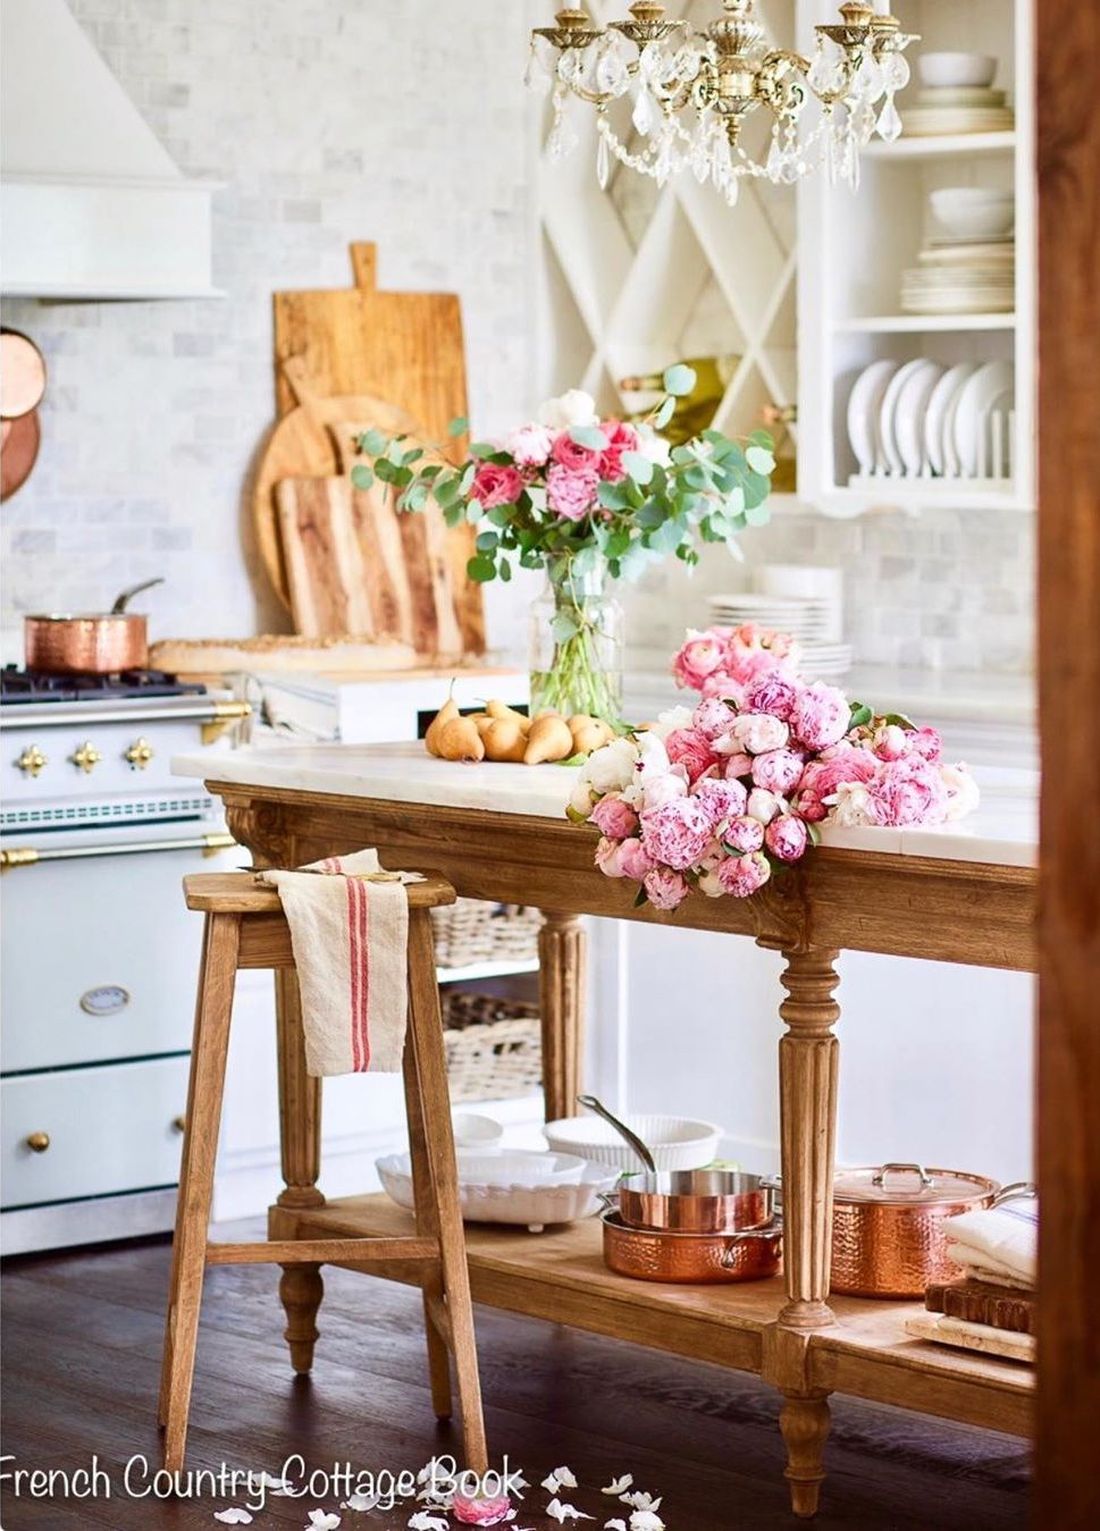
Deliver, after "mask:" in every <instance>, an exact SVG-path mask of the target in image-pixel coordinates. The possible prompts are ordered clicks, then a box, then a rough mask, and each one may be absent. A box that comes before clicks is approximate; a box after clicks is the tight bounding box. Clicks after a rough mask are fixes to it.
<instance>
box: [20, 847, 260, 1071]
mask: <svg viewBox="0 0 1100 1531" xmlns="http://www.w3.org/2000/svg"><path fill="white" fill-rule="evenodd" d="M205 828H206V826H201V825H200V826H199V828H198V829H196V830H194V831H191V832H190V833H189V835H188V837H187V840H186V841H185V842H184V843H183V844H182V845H181V846H180V847H179V848H172V849H170V850H161V851H149V852H143V853H141V854H136V855H120V854H102V855H95V854H93V855H89V856H87V857H85V858H77V857H74V858H73V859H65V860H57V861H46V860H43V861H41V862H39V863H37V864H36V865H33V866H26V867H17V868H14V869H13V870H12V871H10V872H8V873H6V874H5V876H4V887H3V906H4V908H3V913H4V962H3V971H2V974H0V1008H2V1011H3V1017H4V1024H3V1040H2V1043H0V1067H2V1069H3V1072H4V1073H5V1074H12V1073H16V1072H23V1071H26V1070H29V1069H44V1068H56V1067H59V1066H64V1065H68V1064H74V1063H100V1062H107V1061H108V1060H110V1059H122V1058H147V1057H151V1056H154V1055H156V1054H158V1053H169V1052H183V1051H185V1050H186V1049H187V1048H189V1047H190V1045H191V1027H192V1019H193V1014H194V1004H195V985H196V981H197V978H198V970H199V953H200V951H201V948H202V916H201V915H197V914H192V913H190V912H189V911H188V910H187V909H186V908H185V907H184V902H183V888H182V886H181V879H182V878H183V877H184V876H185V875H187V874H188V873H190V872H200V871H202V872H213V871H227V870H230V869H231V868H233V867H234V866H239V865H240V864H241V862H242V861H243V860H244V859H246V856H245V853H244V852H242V851H241V850H239V849H236V848H234V849H233V850H230V851H226V852H223V853H222V854H220V855H217V856H212V857H209V858H205V857H204V854H203V850H202V848H201V846H200V845H199V844H198V843H197V842H198V841H200V840H201V831H202V830H203V829H205ZM74 838H75V837H74ZM137 838H138V839H141V840H143V841H145V842H146V843H147V842H148V840H149V831H148V830H144V831H138V832H137ZM43 943H46V944H45V948H44V944H43Z"/></svg>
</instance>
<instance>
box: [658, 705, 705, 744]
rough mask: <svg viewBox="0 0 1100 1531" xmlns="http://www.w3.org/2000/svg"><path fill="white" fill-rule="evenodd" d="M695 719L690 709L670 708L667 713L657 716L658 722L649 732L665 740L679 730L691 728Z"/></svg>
mask: <svg viewBox="0 0 1100 1531" xmlns="http://www.w3.org/2000/svg"><path fill="white" fill-rule="evenodd" d="M694 717H695V714H694V712H693V711H692V709H691V708H690V707H670V708H669V709H668V710H667V712H661V713H658V714H657V721H656V723H655V724H654V725H653V727H652V728H651V729H650V730H649V732H650V733H651V734H656V735H657V738H658V739H661V740H664V739H667V738H668V736H669V734H671V733H675V732H676V730H677V729H678V728H690V727H691V725H692V720H693V718H694Z"/></svg>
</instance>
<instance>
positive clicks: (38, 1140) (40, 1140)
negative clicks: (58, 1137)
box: [26, 1132, 50, 1154]
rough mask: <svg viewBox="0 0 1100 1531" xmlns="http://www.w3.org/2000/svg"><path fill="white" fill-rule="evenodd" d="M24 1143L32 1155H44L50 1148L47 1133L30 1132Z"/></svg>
mask: <svg viewBox="0 0 1100 1531" xmlns="http://www.w3.org/2000/svg"><path fill="white" fill-rule="evenodd" d="M26 1143H27V1147H28V1148H29V1149H30V1151H31V1153H32V1154H44V1153H45V1152H46V1150H47V1148H49V1146H50V1135H49V1133H48V1132H32V1133H31V1134H30V1136H29V1137H28V1138H27V1140H26Z"/></svg>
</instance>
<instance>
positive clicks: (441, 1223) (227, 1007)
mask: <svg viewBox="0 0 1100 1531" xmlns="http://www.w3.org/2000/svg"><path fill="white" fill-rule="evenodd" d="M184 892H185V895H186V898H187V907H188V908H189V909H199V910H202V912H203V913H204V914H205V916H206V926H205V931H204V937H203V950H202V964H201V969H200V973H199V988H198V999H197V1003H196V1007H195V1035H194V1043H193V1046H192V1051H191V1076H190V1081H189V1084H188V1090H187V1116H186V1123H185V1127H184V1135H183V1162H182V1164H181V1167H180V1186H179V1201H178V1206H177V1212H176V1232H175V1238H174V1240H173V1243H172V1276H171V1285H170V1290H169V1299H168V1317H167V1321H166V1325H165V1334H164V1360H163V1365H162V1369H161V1383H160V1405H159V1409H158V1415H157V1417H158V1420H159V1422H160V1424H161V1425H162V1426H163V1427H164V1429H165V1442H164V1464H165V1467H166V1468H168V1470H169V1471H172V1472H175V1471H178V1470H179V1469H180V1468H182V1466H183V1460H184V1452H185V1448H186V1440H187V1419H188V1414H189V1413H190V1408H191V1383H192V1377H193V1375H194V1368H195V1343H196V1340H197V1337H198V1325H199V1306H200V1303H201V1301H202V1284H203V1277H204V1274H205V1271H206V1267H207V1266H208V1265H247V1264H251V1263H253V1262H265V1261H271V1262H274V1263H277V1264H279V1265H281V1266H282V1267H283V1270H284V1275H283V1283H290V1284H291V1285H292V1286H293V1285H294V1284H296V1283H300V1282H302V1281H305V1282H306V1283H308V1284H310V1285H311V1287H312V1288H313V1296H314V1299H315V1300H314V1302H313V1305H312V1306H313V1308H314V1309H315V1308H316V1304H317V1302H319V1300H320V1286H321V1277H320V1273H319V1267H320V1265H322V1264H332V1265H343V1264H350V1265H354V1267H355V1269H356V1270H366V1271H370V1272H372V1273H376V1274H379V1275H384V1274H386V1271H387V1268H389V1270H390V1271H391V1272H392V1273H393V1274H395V1275H396V1274H397V1273H398V1271H399V1270H400V1272H401V1274H402V1275H405V1276H407V1274H408V1273H409V1272H410V1271H411V1272H412V1274H413V1279H415V1280H417V1281H419V1284H420V1286H421V1288H422V1291H423V1294H424V1320H425V1329H426V1332H427V1341H428V1365H429V1375H430V1379H431V1392H432V1404H433V1407H434V1409H435V1412H436V1415H437V1416H438V1417H439V1418H440V1419H447V1418H449V1417H450V1414H451V1389H450V1365H449V1359H448V1354H451V1355H453V1356H454V1361H455V1372H456V1376H457V1382H458V1395H459V1401H460V1404H461V1409H462V1429H463V1439H464V1443H465V1449H466V1465H467V1466H468V1467H469V1468H471V1469H472V1470H473V1471H474V1472H479V1473H480V1472H484V1471H485V1468H486V1466H487V1465H488V1464H487V1460H486V1451H485V1426H484V1422H483V1419H482V1413H481V1387H480V1383H479V1381H478V1370H477V1351H476V1349H475V1345H474V1326H473V1311H472V1308H471V1304H470V1280H469V1273H468V1271H467V1267H466V1245H465V1240H464V1238H463V1232H462V1215H461V1211H460V1209H459V1200H458V1177H457V1173H456V1170H455V1157H454V1137H453V1133H452V1130H451V1107H450V1098H449V1096H448V1093H447V1073H446V1061H445V1055H444V1050H443V1025H442V1020H441V1017H440V1009H439V987H438V984H437V982H436V973H435V949H434V946H433V942H432V927H431V919H430V916H429V911H430V910H431V909H432V908H434V907H435V906H436V905H438V904H450V903H453V902H454V898H455V893H454V889H453V888H452V887H451V885H450V884H449V883H448V882H446V881H445V880H444V879H443V878H442V877H440V876H438V875H437V874H428V875H427V876H426V878H425V880H424V881H423V882H415V883H410V884H408V896H409V945H408V982H409V1019H408V1033H407V1036H406V1044H405V1053H404V1065H403V1067H404V1081H405V1104H406V1109H407V1113H408V1126H409V1144H410V1148H411V1151H412V1178H413V1186H414V1192H415V1198H416V1235H415V1237H408V1238H351V1239H301V1240H294V1239H290V1240H278V1239H274V1240H269V1241H268V1242H266V1243H260V1244H217V1243H209V1242H208V1241H207V1233H208V1229H209V1223H210V1199H211V1194H212V1191H213V1186H214V1160H215V1155H216V1152H217V1146H218V1127H219V1123H220V1120H221V1107H222V1091H223V1087H224V1083H225V1063H226V1054H227V1052H228V1047H229V1022H230V1013H231V1010H232V1005H233V990H234V987H235V984H236V975H237V970H238V969H239V968H283V969H286V968H289V969H293V967H294V955H293V952H292V950H291V945H290V929H289V927H288V925H287V923H286V919H285V917H284V915H283V911H282V906H281V904H280V902H279V896H278V894H277V892H276V891H275V889H274V888H272V887H268V886H266V885H265V884H263V883H259V882H257V881H256V880H255V878H254V876H253V874H252V873H251V872H235V873H228V874H218V873H215V874H209V875H200V876H196V877H185V878H184ZM280 1129H281V1131H282V1133H283V1134H286V1133H287V1132H288V1131H293V1124H292V1123H289V1122H287V1121H286V1120H283V1121H281V1122H280ZM302 1266H305V1267H308V1269H305V1270H303V1269H302V1268H301V1267H302ZM286 1338H287V1340H288V1341H289V1342H290V1351H291V1361H292V1364H293V1366H294V1368H295V1370H296V1371H299V1372H308V1371H309V1368H310V1365H311V1363H312V1358H313V1342H314V1340H315V1339H316V1338H317V1331H316V1329H315V1328H314V1327H313V1324H312V1320H311V1321H310V1324H309V1332H308V1333H303V1332H302V1326H301V1325H300V1324H299V1325H295V1323H294V1322H293V1320H292V1321H291V1323H290V1325H289V1327H288V1329H287V1333H286Z"/></svg>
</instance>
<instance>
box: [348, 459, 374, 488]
mask: <svg viewBox="0 0 1100 1531" xmlns="http://www.w3.org/2000/svg"><path fill="white" fill-rule="evenodd" d="M351 481H352V483H353V484H354V485H355V487H356V489H369V488H370V487H371V485H372V484H373V483H374V473H373V472H372V471H371V469H370V468H368V467H367V465H366V463H356V465H355V467H354V468H353V469H352V470H351Z"/></svg>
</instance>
